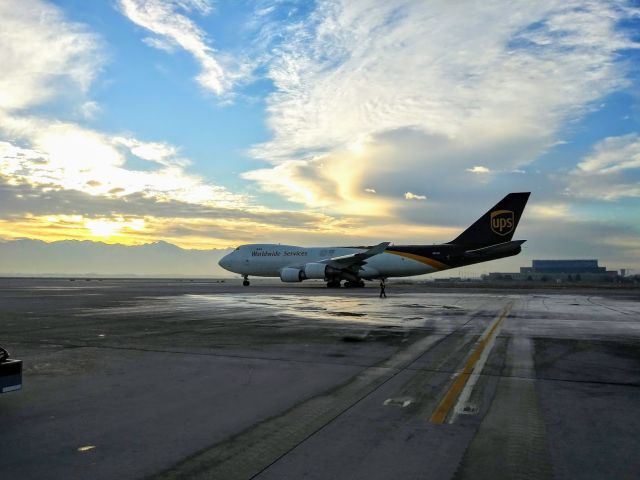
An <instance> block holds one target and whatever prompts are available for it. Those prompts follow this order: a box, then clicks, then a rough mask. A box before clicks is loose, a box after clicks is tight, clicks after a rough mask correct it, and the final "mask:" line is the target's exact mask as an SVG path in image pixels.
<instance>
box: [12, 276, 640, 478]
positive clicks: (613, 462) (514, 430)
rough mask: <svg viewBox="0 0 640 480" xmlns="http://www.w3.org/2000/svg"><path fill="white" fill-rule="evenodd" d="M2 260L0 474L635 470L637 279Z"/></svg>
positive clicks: (590, 474) (590, 473) (602, 473)
mask: <svg viewBox="0 0 640 480" xmlns="http://www.w3.org/2000/svg"><path fill="white" fill-rule="evenodd" d="M387 293H388V295H389V298H387V299H379V298H378V290H377V288H376V287H375V285H371V286H369V287H368V288H364V289H354V290H346V289H342V290H328V289H326V288H323V286H322V284H321V283H309V284H306V283H305V284H303V285H301V286H293V287H290V286H286V285H281V284H276V283H272V282H267V281H265V282H260V281H258V282H253V284H252V286H251V287H248V288H243V287H242V286H241V285H240V283H239V281H226V282H222V283H221V282H219V281H204V280H194V281H188V280H109V279H101V280H98V279H92V280H90V281H89V280H86V279H74V280H71V279H0V344H2V345H3V346H5V347H6V348H8V349H9V350H10V351H11V353H12V354H13V356H14V357H16V358H20V359H22V360H23V361H24V379H23V381H24V387H23V389H22V390H21V391H19V392H13V393H8V394H3V395H1V396H0V435H1V436H2V437H1V439H0V478H2V479H5V478H7V479H14V478H15V479H41V478H47V479H50V478H60V479H63V478H64V479H74V478H78V479H80V478H95V479H111V478H122V479H129V478H131V479H137V478H157V479H174V478H175V479H177V478H214V479H227V478H229V479H249V478H257V479H299V478H307V479H325V478H332V479H389V478H403V479H405V478H407V479H409V478H416V479H417V478H421V479H423V478H433V479H483V478H487V479H488V478H492V479H499V478H505V479H507V478H508V479H512V478H561V479H565V478H566V479H576V478H580V479H582V478H584V479H600V478H617V479H635V478H639V477H640V455H638V452H640V439H639V437H638V434H637V432H638V431H640V408H638V406H639V405H640V295H639V294H638V293H639V292H638V290H637V289H636V290H620V289H617V290H611V289H609V290H598V289H588V290H587V289H575V290H572V289H563V290H553V289H541V290H525V289H521V290H516V289H511V290H500V289H478V288H465V289H460V288H456V289H442V288H438V289H435V288H430V287H429V286H428V285H405V284H402V285H401V284H394V283H393V282H391V283H390V284H389V286H388V288H387Z"/></svg>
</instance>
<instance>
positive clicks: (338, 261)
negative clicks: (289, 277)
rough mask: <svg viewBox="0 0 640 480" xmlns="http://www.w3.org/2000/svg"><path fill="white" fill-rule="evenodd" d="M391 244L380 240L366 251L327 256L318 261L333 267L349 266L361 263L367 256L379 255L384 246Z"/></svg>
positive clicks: (384, 248)
mask: <svg viewBox="0 0 640 480" xmlns="http://www.w3.org/2000/svg"><path fill="white" fill-rule="evenodd" d="M389 245H391V242H382V243H379V244H378V245H376V246H375V247H371V248H370V249H369V250H367V251H366V252H360V253H353V254H351V255H343V256H341V257H333V258H328V259H326V260H322V261H321V262H320V263H326V264H327V265H330V266H332V267H334V268H349V267H355V266H360V265H363V264H364V263H366V262H365V260H366V259H367V258H371V257H373V256H375V255H379V254H380V253H382V252H384V251H385V250H386V248H387V247H388V246H389Z"/></svg>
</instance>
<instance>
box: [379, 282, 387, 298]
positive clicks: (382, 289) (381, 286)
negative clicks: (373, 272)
mask: <svg viewBox="0 0 640 480" xmlns="http://www.w3.org/2000/svg"><path fill="white" fill-rule="evenodd" d="M384 288H385V285H384V278H383V279H382V280H380V298H383V297H384V298H387V294H386V293H385V291H384Z"/></svg>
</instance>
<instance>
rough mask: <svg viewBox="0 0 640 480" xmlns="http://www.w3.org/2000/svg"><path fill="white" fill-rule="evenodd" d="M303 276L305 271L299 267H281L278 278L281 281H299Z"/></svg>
mask: <svg viewBox="0 0 640 480" xmlns="http://www.w3.org/2000/svg"><path fill="white" fill-rule="evenodd" d="M305 278H307V277H306V276H305V273H304V272H303V271H302V270H300V269H299V268H291V267H287V268H283V269H282V270H280V280H282V281H283V282H301V281H303V280H304V279H305Z"/></svg>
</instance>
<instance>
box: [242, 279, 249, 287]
mask: <svg viewBox="0 0 640 480" xmlns="http://www.w3.org/2000/svg"><path fill="white" fill-rule="evenodd" d="M242 285H243V286H245V287H248V286H249V285H251V282H250V281H249V280H245V281H244V282H242Z"/></svg>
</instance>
